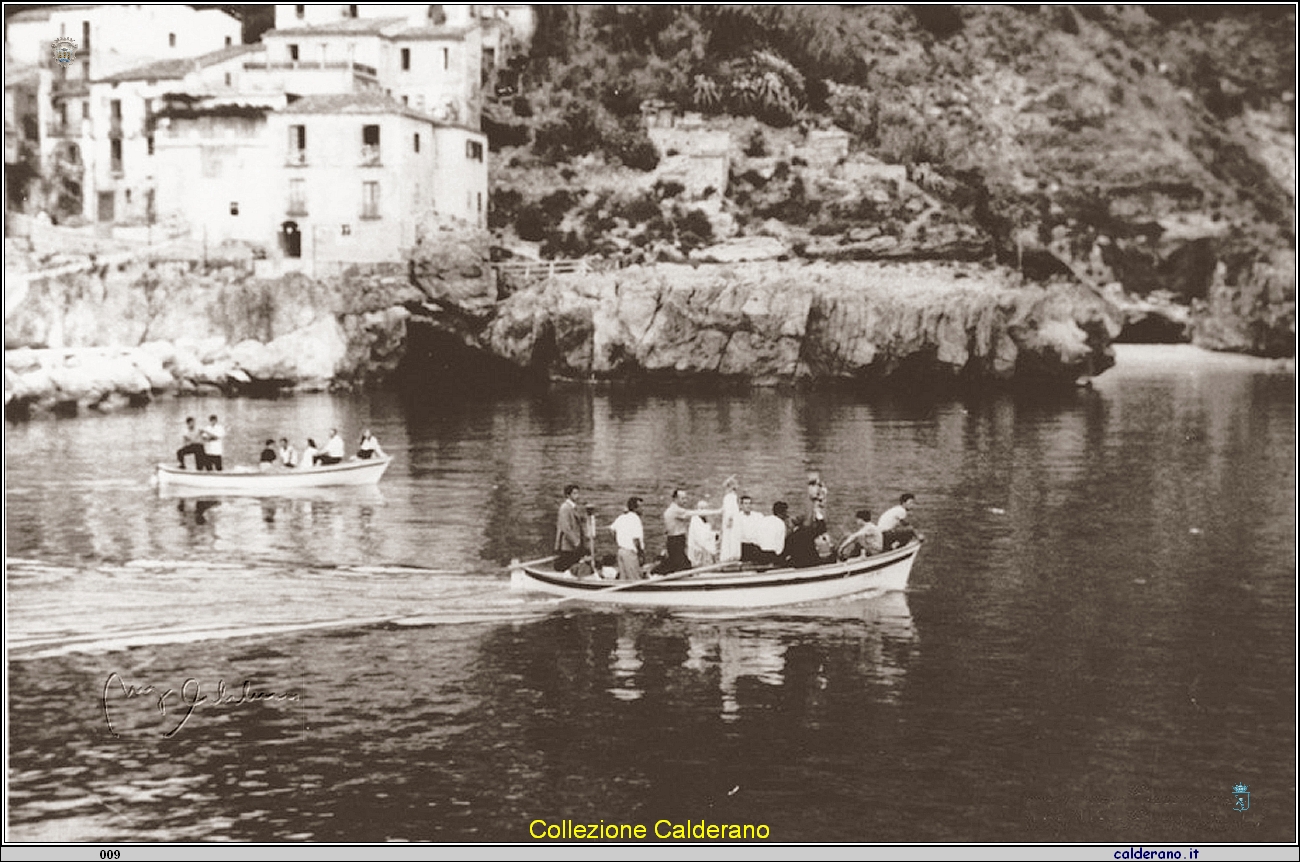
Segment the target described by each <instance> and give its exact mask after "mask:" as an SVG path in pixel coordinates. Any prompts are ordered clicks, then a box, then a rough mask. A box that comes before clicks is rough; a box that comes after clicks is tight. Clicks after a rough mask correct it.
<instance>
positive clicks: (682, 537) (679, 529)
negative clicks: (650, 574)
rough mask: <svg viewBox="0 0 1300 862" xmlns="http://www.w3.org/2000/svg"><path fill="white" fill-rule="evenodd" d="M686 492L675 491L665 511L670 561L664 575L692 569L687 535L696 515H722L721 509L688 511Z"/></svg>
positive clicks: (664, 567) (664, 569) (666, 543)
mask: <svg viewBox="0 0 1300 862" xmlns="http://www.w3.org/2000/svg"><path fill="white" fill-rule="evenodd" d="M685 503H686V491H684V490H683V489H681V488H678V489H677V490H675V491H673V499H672V502H670V503H669V504H668V508H667V509H664V535H665V536H666V537H667V538H666V539H665V540H664V544H665V547H666V549H667V551H668V559H667V560H665V561H664V565H663V567H662V569H661V573H662V574H668V573H669V572H680V571H682V570H683V569H689V568H690V567H691V559H690V557H688V556H687V555H686V534H687V532H689V531H690V529H691V518H692V517H694V516H695V515H700V516H701V517H705V518H707V517H709V516H710V515H718V514H721V512H722V510H721V509H688V508H686V506H685V505H684V504H685Z"/></svg>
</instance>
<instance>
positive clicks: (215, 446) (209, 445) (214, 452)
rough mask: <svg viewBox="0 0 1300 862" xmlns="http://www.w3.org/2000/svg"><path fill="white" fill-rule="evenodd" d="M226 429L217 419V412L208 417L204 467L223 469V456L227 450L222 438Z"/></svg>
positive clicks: (204, 446)
mask: <svg viewBox="0 0 1300 862" xmlns="http://www.w3.org/2000/svg"><path fill="white" fill-rule="evenodd" d="M225 436H226V429H225V428H222V427H221V423H220V422H218V421H217V416H216V414H215V413H214V414H212V415H211V416H209V417H208V427H206V428H204V429H203V469H204V470H217V471H221V456H222V454H223V452H224V451H225V450H224V448H223V445H222V442H221V440H222V438H223V437H225Z"/></svg>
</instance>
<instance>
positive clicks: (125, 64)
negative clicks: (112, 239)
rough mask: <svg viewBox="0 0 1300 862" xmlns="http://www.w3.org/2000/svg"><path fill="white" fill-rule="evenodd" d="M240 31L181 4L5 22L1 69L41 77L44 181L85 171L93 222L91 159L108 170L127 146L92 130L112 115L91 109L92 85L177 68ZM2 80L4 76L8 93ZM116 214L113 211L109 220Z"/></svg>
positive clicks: (234, 23) (41, 12)
mask: <svg viewBox="0 0 1300 862" xmlns="http://www.w3.org/2000/svg"><path fill="white" fill-rule="evenodd" d="M240 32H241V25H240V22H239V21H238V20H236V19H235V18H233V17H231V16H230V15H228V14H226V13H225V12H221V11H218V10H215V9H209V10H202V11H200V10H196V9H193V8H191V7H189V6H179V5H156V6H146V5H134V6H45V7H40V8H34V9H26V10H24V11H22V12H18V13H15V14H14V15H11V16H9V18H8V20H7V21H6V26H5V56H6V66H8V65H9V64H10V63H11V62H12V63H13V64H14V66H15V67H29V68H33V69H36V70H37V74H38V75H39V82H38V85H37V92H38V93H39V96H38V99H37V105H36V114H37V116H36V125H37V129H38V132H39V140H38V142H37V147H38V150H39V153H40V160H41V164H42V169H43V171H44V172H45V173H46V175H47V176H48V175H50V174H51V173H54V172H58V173H68V172H77V171H82V170H84V171H85V175H84V176H83V178H82V179H83V181H82V182H81V188H82V204H83V207H82V209H83V215H85V216H86V217H88V218H94V217H96V216H97V215H98V205H99V201H100V198H99V195H98V192H97V191H96V183H95V180H96V179H97V177H95V176H93V175H92V174H91V173H90V164H91V162H92V160H94V159H95V157H96V155H98V154H99V153H100V151H101V150H102V151H103V159H101V160H100V161H101V162H102V163H103V164H104V165H109V164H110V163H111V154H112V151H113V148H114V147H118V148H120V149H121V150H122V153H121V155H122V158H121V159H119V161H124V160H125V158H126V150H127V149H129V147H128V146H127V145H126V144H125V143H122V144H117V145H114V144H112V143H110V135H109V130H108V129H107V127H105V126H103V125H96V122H95V117H96V116H98V115H102V116H103V117H105V118H107V117H109V116H110V112H111V108H110V107H109V105H108V104H107V101H111V99H109V100H107V101H105V103H104V104H96V102H95V99H94V98H93V97H92V94H91V89H92V85H93V83H94V82H95V81H96V80H100V79H104V78H107V77H110V76H112V75H115V74H117V73H120V72H122V71H123V70H126V69H130V68H133V67H139V66H141V65H144V64H150V63H157V62H164V63H165V62H169V61H172V62H175V61H182V60H187V59H190V58H193V57H196V56H199V55H203V54H211V53H212V52H214V51H218V50H220V49H223V48H226V47H231V46H238V45H239V44H240V41H241V40H240ZM61 37H68V38H71V39H73V40H75V42H76V45H77V47H76V55H75V59H73V60H72V62H70V63H67V64H62V63H58V62H56V61H55V59H54V53H53V42H54V40H55V39H58V38H61ZM8 79H9V76H8V74H6V85H5V86H6V91H8V90H9V88H10V84H9V80H8ZM122 101H123V106H122V110H123V111H126V112H127V113H128V114H129V113H130V112H131V110H132V109H130V108H128V107H127V106H126V102H127V101H129V99H126V100H122ZM123 119H125V117H124V118H123ZM119 125H120V124H119ZM123 140H125V139H123ZM135 161H138V160H135ZM106 170H107V168H106ZM98 179H103V180H105V184H103V185H101V186H99V189H100V190H104V189H107V188H111V187H112V185H113V184H112V183H109V182H108V180H109V179H112V178H110V177H107V176H105V177H99V178H98ZM133 194H134V193H133ZM115 202H116V201H115ZM115 214H116V207H114V208H113V217H112V218H110V220H113V218H115V217H116V215H115Z"/></svg>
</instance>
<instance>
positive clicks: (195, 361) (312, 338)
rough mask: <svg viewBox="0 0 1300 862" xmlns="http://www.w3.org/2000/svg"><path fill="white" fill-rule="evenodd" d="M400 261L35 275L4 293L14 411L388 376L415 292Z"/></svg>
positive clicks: (8, 405)
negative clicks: (286, 268) (352, 266)
mask: <svg viewBox="0 0 1300 862" xmlns="http://www.w3.org/2000/svg"><path fill="white" fill-rule="evenodd" d="M406 269H407V268H406V267H405V266H397V267H392V268H391V271H388V272H376V271H370V272H368V273H361V272H351V273H345V274H343V275H340V276H337V277H333V278H327V279H321V280H313V279H309V278H305V277H303V276H301V275H286V276H282V277H277V278H258V277H256V276H255V275H254V274H253V271H252V268H251V267H243V266H237V265H231V266H224V267H217V268H214V269H201V268H199V267H197V266H195V265H193V264H191V263H171V264H155V265H152V266H150V265H148V264H143V263H133V264H122V265H120V266H116V265H114V266H110V265H104V266H100V267H97V268H94V269H89V270H86V271H81V272H75V273H68V274H63V275H59V276H57V277H50V278H36V279H32V280H31V281H30V282H25V283H24V288H22V289H18V290H17V291H16V293H17V295H16V296H14V297H13V298H12V301H11V302H6V314H5V348H6V350H5V412H6V415H8V416H22V415H28V414H31V413H33V412H36V413H40V412H47V411H52V412H61V413H71V412H76V411H77V410H79V409H97V410H107V409H112V408H114V407H118V406H121V405H123V404H127V403H140V402H145V401H148V400H149V399H150V398H152V397H153V396H154V395H157V394H159V393H163V392H179V393H187V392H209V393H225V394H272V393H276V392H280V391H295V390H297V391H302V390H320V389H325V388H328V387H337V386H347V385H352V384H355V383H361V382H365V381H366V380H368V379H379V378H382V377H383V376H385V375H386V374H387V373H388V372H390V371H391V370H392V369H393V368H395V367H396V365H397V363H398V361H399V360H400V357H401V353H402V350H403V348H404V345H405V337H406V330H405V327H406V320H407V318H408V317H409V313H408V312H407V311H406V309H405V307H404V305H403V303H406V302H411V301H413V300H416V299H419V298H421V294H420V293H419V291H418V290H416V289H415V288H413V287H412V286H411V284H410V280H409V278H408V276H407V271H406Z"/></svg>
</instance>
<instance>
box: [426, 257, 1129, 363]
mask: <svg viewBox="0 0 1300 862" xmlns="http://www.w3.org/2000/svg"><path fill="white" fill-rule="evenodd" d="M444 305H445V303H444ZM467 320H469V318H468V316H466V315H445V314H434V315H430V316H428V317H424V318H422V317H418V316H417V318H415V319H414V320H413V325H415V326H417V327H418V326H428V327H433V328H435V329H438V330H440V331H443V332H444V333H445V334H447V335H449V336H452V337H453V338H454V339H458V340H459V341H460V342H461V343H464V344H465V345H467V347H468V349H469V351H470V355H471V356H472V355H473V353H474V352H475V351H477V352H478V353H480V354H482V355H483V356H485V357H491V358H493V359H498V360H505V361H506V362H508V363H509V364H510V366H512V367H514V368H516V369H518V370H519V371H520V372H521V373H531V374H533V375H535V376H542V377H547V378H550V379H558V380H620V379H648V378H674V377H678V378H680V377H696V378H707V379H719V380H734V381H741V382H747V383H750V384H758V385H766V384H779V383H796V382H802V381H809V382H813V381H816V382H821V381H833V380H842V381H857V382H864V383H869V384H870V383H882V382H886V381H891V380H893V381H898V380H902V379H906V380H913V381H925V382H943V381H947V380H955V379H962V380H969V381H984V382H1004V383H1005V382H1008V381H1011V380H1013V379H1017V380H1026V381H1034V382H1045V383H1064V384H1073V382H1074V381H1075V380H1076V379H1077V378H1079V377H1081V376H1091V375H1096V374H1100V373H1101V372H1103V371H1104V370H1106V369H1107V368H1109V367H1110V366H1111V365H1112V364H1113V362H1114V359H1113V355H1112V354H1111V351H1110V348H1109V346H1110V343H1111V341H1112V340H1113V339H1114V338H1115V336H1116V335H1118V333H1119V331H1120V327H1121V325H1122V323H1123V316H1122V312H1120V311H1119V310H1118V309H1117V308H1115V307H1114V305H1113V304H1112V303H1110V302H1109V300H1107V299H1106V298H1105V297H1103V296H1101V295H1099V294H1097V293H1095V292H1093V291H1090V290H1089V289H1087V288H1083V287H1080V286H1078V285H1070V284H1059V285H1053V286H1051V287H1046V288H1044V287H1037V286H1023V285H1016V284H1015V283H1014V279H1013V277H1012V276H1011V275H1010V274H1009V273H1007V272H1005V271H1003V270H998V269H989V268H985V267H979V266H967V265H938V264H910V265H897V264H894V265H887V264H872V263H861V264H829V263H800V262H781V263H772V262H768V263H764V264H761V265H747V264H738V265H732V266H701V267H692V266H688V265H662V264H661V265H659V266H655V267H649V268H641V267H632V268H629V269H624V270H617V271H614V272H608V273H591V274H575V275H571V276H564V277H557V278H555V279H553V280H551V281H548V282H546V283H544V284H536V285H533V286H530V287H527V288H524V289H521V290H518V291H516V292H515V293H513V294H512V295H511V296H510V297H508V298H507V299H506V300H504V301H503V302H501V303H498V304H497V306H496V307H495V308H494V309H493V310H492V311H491V313H490V314H488V315H487V316H486V317H485V318H480V319H479V320H477V321H474V322H473V323H472V324H471V325H467V324H466V321H467Z"/></svg>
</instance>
